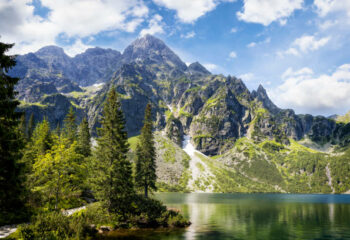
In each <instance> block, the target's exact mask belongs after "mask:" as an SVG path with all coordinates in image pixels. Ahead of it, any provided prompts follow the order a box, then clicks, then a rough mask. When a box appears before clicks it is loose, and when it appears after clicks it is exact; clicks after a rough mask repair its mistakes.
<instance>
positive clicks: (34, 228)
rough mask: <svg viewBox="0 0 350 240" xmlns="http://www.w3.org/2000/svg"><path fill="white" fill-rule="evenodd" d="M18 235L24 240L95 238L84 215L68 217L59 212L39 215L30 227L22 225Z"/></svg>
mask: <svg viewBox="0 0 350 240" xmlns="http://www.w3.org/2000/svg"><path fill="white" fill-rule="evenodd" d="M18 235H19V237H20V238H21V239H24V240H31V239H72V238H77V239H83V238H86V237H87V236H93V235H94V231H93V229H91V227H90V225H89V224H88V222H87V219H86V218H85V217H84V216H82V215H80V216H78V217H74V216H72V217H67V216H64V215H63V214H62V213H59V212H51V213H42V214H39V215H38V216H36V217H34V218H33V219H32V222H31V224H29V225H21V226H20V227H19V229H18Z"/></svg>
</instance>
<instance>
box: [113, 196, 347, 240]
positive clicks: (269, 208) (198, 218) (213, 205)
mask: <svg viewBox="0 0 350 240" xmlns="http://www.w3.org/2000/svg"><path fill="white" fill-rule="evenodd" d="M156 198H158V199H159V200H161V201H162V202H164V203H165V204H166V205H167V206H168V207H172V208H177V209H179V210H180V211H181V212H182V214H183V215H184V216H185V217H187V218H188V219H190V221H191V222H192V225H191V226H190V227H188V228H186V229H182V230H172V231H167V230H156V231H136V232H132V233H130V232H127V233H125V234H119V236H118V237H117V236H115V237H114V239H146V240H147V239H149V240H153V239H164V240H177V239H187V240H195V239H206V240H214V239H215V240H221V239H278V240H283V239H350V195H327V194H322V195H321V194H213V193H188V194H186V193H159V194H156Z"/></svg>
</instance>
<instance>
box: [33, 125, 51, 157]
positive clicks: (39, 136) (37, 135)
mask: <svg viewBox="0 0 350 240" xmlns="http://www.w3.org/2000/svg"><path fill="white" fill-rule="evenodd" d="M52 142H53V139H52V133H51V130H50V124H49V122H48V120H47V119H46V118H44V120H43V121H42V122H41V123H40V124H38V125H37V126H36V127H35V129H34V132H33V137H32V144H31V145H30V148H32V149H33V150H34V152H35V154H41V155H43V154H45V153H46V151H47V150H49V149H51V146H52Z"/></svg>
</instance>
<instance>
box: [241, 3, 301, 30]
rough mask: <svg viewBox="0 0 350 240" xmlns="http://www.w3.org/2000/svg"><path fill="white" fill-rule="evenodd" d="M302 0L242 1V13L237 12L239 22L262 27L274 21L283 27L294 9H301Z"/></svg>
mask: <svg viewBox="0 0 350 240" xmlns="http://www.w3.org/2000/svg"><path fill="white" fill-rule="evenodd" d="M303 2H304V0H269V1H266V0H244V6H243V11H242V12H237V17H238V19H239V20H242V21H245V22H252V23H260V24H262V25H264V26H268V25H270V24H271V23H272V22H274V21H279V22H280V24H281V25H285V24H286V21H287V17H289V16H290V15H291V14H292V13H293V12H294V11H295V10H296V9H301V8H302V6H303Z"/></svg>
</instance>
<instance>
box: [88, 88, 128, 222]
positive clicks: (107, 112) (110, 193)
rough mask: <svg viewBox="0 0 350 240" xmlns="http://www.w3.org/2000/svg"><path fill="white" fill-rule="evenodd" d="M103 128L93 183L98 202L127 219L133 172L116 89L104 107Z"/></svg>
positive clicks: (97, 150) (101, 129)
mask: <svg viewBox="0 0 350 240" xmlns="http://www.w3.org/2000/svg"><path fill="white" fill-rule="evenodd" d="M101 125H102V127H101V128H100V129H98V135H99V137H98V139H97V142H98V145H97V148H96V151H95V162H94V165H95V166H94V170H93V172H94V177H93V179H92V180H93V183H94V188H95V193H96V195H97V198H98V199H99V200H101V201H104V202H105V203H106V205H107V209H108V211H109V212H113V213H119V214H121V215H122V216H124V217H125V216H126V214H127V213H128V212H129V210H130V208H131V200H132V197H133V196H134V189H133V181H132V168H131V163H130V162H129V160H128V159H127V153H128V151H129V144H128V139H127V133H126V131H125V120H124V116H123V112H122V110H121V103H120V101H119V99H118V96H117V93H116V91H115V89H113V88H112V89H111V90H110V92H109V93H108V97H107V100H106V102H105V104H104V108H103V113H102V119H101Z"/></svg>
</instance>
